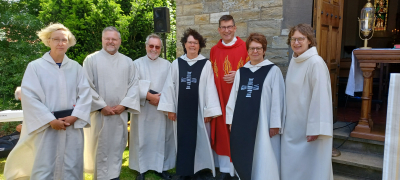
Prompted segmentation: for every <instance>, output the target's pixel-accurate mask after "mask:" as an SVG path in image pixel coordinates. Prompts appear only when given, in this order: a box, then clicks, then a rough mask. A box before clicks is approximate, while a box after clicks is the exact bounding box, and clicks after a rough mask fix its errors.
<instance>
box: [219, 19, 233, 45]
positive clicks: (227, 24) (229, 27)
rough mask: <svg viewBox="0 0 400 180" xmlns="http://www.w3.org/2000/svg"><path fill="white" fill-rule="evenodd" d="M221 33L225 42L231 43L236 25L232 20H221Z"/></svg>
mask: <svg viewBox="0 0 400 180" xmlns="http://www.w3.org/2000/svg"><path fill="white" fill-rule="evenodd" d="M218 32H219V35H221V38H222V40H223V41H224V42H225V43H230V42H231V41H232V40H233V38H234V37H235V32H236V26H235V25H234V24H233V21H232V20H229V21H221V25H220V26H219V27H218Z"/></svg>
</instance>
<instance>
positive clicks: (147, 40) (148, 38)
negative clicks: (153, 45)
mask: <svg viewBox="0 0 400 180" xmlns="http://www.w3.org/2000/svg"><path fill="white" fill-rule="evenodd" d="M150 38H155V39H159V40H160V42H161V48H162V47H163V42H162V40H161V37H160V36H159V35H157V34H154V33H151V34H150V35H148V36H147V38H146V45H148V44H149V40H150Z"/></svg>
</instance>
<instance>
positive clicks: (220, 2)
mask: <svg viewBox="0 0 400 180" xmlns="http://www.w3.org/2000/svg"><path fill="white" fill-rule="evenodd" d="M282 1H283V0H177V1H176V4H177V6H176V29H177V32H176V33H177V35H176V37H177V42H178V43H177V45H176V46H177V50H176V51H177V57H179V56H181V55H182V54H183V48H182V44H181V43H180V39H181V37H182V34H183V32H184V31H185V30H186V29H187V28H189V27H190V28H192V29H195V30H197V31H199V33H200V34H201V35H203V36H204V37H206V38H207V47H206V48H205V49H203V50H202V52H201V54H203V55H204V56H206V57H207V58H209V56H210V49H211V47H213V46H214V45H215V44H216V43H217V42H218V40H219V39H220V35H219V33H218V20H219V18H220V17H221V16H222V15H225V14H230V15H232V16H233V18H234V19H235V22H236V26H237V30H236V36H239V37H240V38H241V39H243V40H244V41H246V39H247V37H248V36H249V34H250V33H253V32H258V33H262V34H264V35H265V36H266V37H267V41H268V47H267V52H266V57H267V58H268V59H269V60H270V61H272V62H274V63H275V64H276V65H278V66H279V67H280V68H281V70H282V73H283V75H284V76H285V75H286V71H287V66H288V45H287V44H286V40H287V34H288V30H287V29H283V28H282V20H283V2H282Z"/></svg>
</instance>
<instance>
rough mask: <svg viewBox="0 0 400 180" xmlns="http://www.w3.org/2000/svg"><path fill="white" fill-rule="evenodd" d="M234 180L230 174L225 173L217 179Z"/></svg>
mask: <svg viewBox="0 0 400 180" xmlns="http://www.w3.org/2000/svg"><path fill="white" fill-rule="evenodd" d="M230 179H232V177H231V175H230V174H229V173H223V172H221V174H219V176H218V177H217V180H230Z"/></svg>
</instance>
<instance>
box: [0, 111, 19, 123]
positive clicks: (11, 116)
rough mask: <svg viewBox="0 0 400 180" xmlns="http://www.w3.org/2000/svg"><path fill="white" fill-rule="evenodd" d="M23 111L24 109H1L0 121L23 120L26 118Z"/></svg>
mask: <svg viewBox="0 0 400 180" xmlns="http://www.w3.org/2000/svg"><path fill="white" fill-rule="evenodd" d="M22 112H23V111H22V110H5V111H0V122H13V121H22V120H23V119H24V115H23V113H22Z"/></svg>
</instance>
